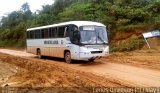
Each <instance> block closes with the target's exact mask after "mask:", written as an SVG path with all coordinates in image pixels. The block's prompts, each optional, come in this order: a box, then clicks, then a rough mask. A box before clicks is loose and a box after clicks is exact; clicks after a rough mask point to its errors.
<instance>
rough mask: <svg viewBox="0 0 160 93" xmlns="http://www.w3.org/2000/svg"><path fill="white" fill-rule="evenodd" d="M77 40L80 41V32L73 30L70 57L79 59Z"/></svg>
mask: <svg viewBox="0 0 160 93" xmlns="http://www.w3.org/2000/svg"><path fill="white" fill-rule="evenodd" d="M79 42H80V33H79V31H78V30H75V31H74V32H73V41H72V43H73V45H72V49H71V50H72V57H73V59H79Z"/></svg>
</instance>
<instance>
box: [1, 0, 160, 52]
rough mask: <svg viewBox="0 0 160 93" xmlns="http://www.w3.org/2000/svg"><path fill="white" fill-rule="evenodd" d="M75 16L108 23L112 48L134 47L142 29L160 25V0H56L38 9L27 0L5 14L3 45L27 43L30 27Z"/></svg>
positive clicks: (159, 26)
mask: <svg viewBox="0 0 160 93" xmlns="http://www.w3.org/2000/svg"><path fill="white" fill-rule="evenodd" d="M73 20H88V21H97V22H101V23H103V24H105V25H106V26H107V28H108V30H109V40H110V45H111V50H112V51H131V50H135V49H137V48H141V47H142V46H143V44H144V41H143V40H142V36H141V33H142V32H145V31H149V30H154V29H159V28H160V0H55V2H54V3H53V4H52V5H43V6H42V10H39V11H37V12H35V13H32V12H31V10H30V7H29V4H28V3H25V4H23V5H22V7H21V8H20V9H19V10H17V11H13V12H11V13H9V14H8V15H6V16H3V17H2V19H1V21H0V47H25V44H26V41H25V40H26V35H25V34H26V29H27V28H30V27H37V26H43V25H49V24H54V23H59V22H65V21H73ZM121 33H123V34H124V33H125V34H126V35H128V34H130V35H129V36H128V37H125V36H124V37H119V38H117V37H116V36H118V35H119V34H121ZM117 34H118V35H117ZM117 39H119V41H118V42H116V40H117Z"/></svg>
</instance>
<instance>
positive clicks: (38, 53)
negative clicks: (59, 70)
mask: <svg viewBox="0 0 160 93" xmlns="http://www.w3.org/2000/svg"><path fill="white" fill-rule="evenodd" d="M37 57H38V58H39V59H41V58H42V55H41V50H40V49H38V50H37Z"/></svg>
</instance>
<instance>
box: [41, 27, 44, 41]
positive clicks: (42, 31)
mask: <svg viewBox="0 0 160 93" xmlns="http://www.w3.org/2000/svg"><path fill="white" fill-rule="evenodd" d="M41 38H42V39H43V38H44V29H42V30H41Z"/></svg>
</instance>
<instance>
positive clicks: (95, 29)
mask: <svg viewBox="0 0 160 93" xmlns="http://www.w3.org/2000/svg"><path fill="white" fill-rule="evenodd" d="M80 34H81V40H80V41H81V44H107V43H108V39H107V32H106V29H105V27H99V26H86V27H85V26H83V27H80Z"/></svg>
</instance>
